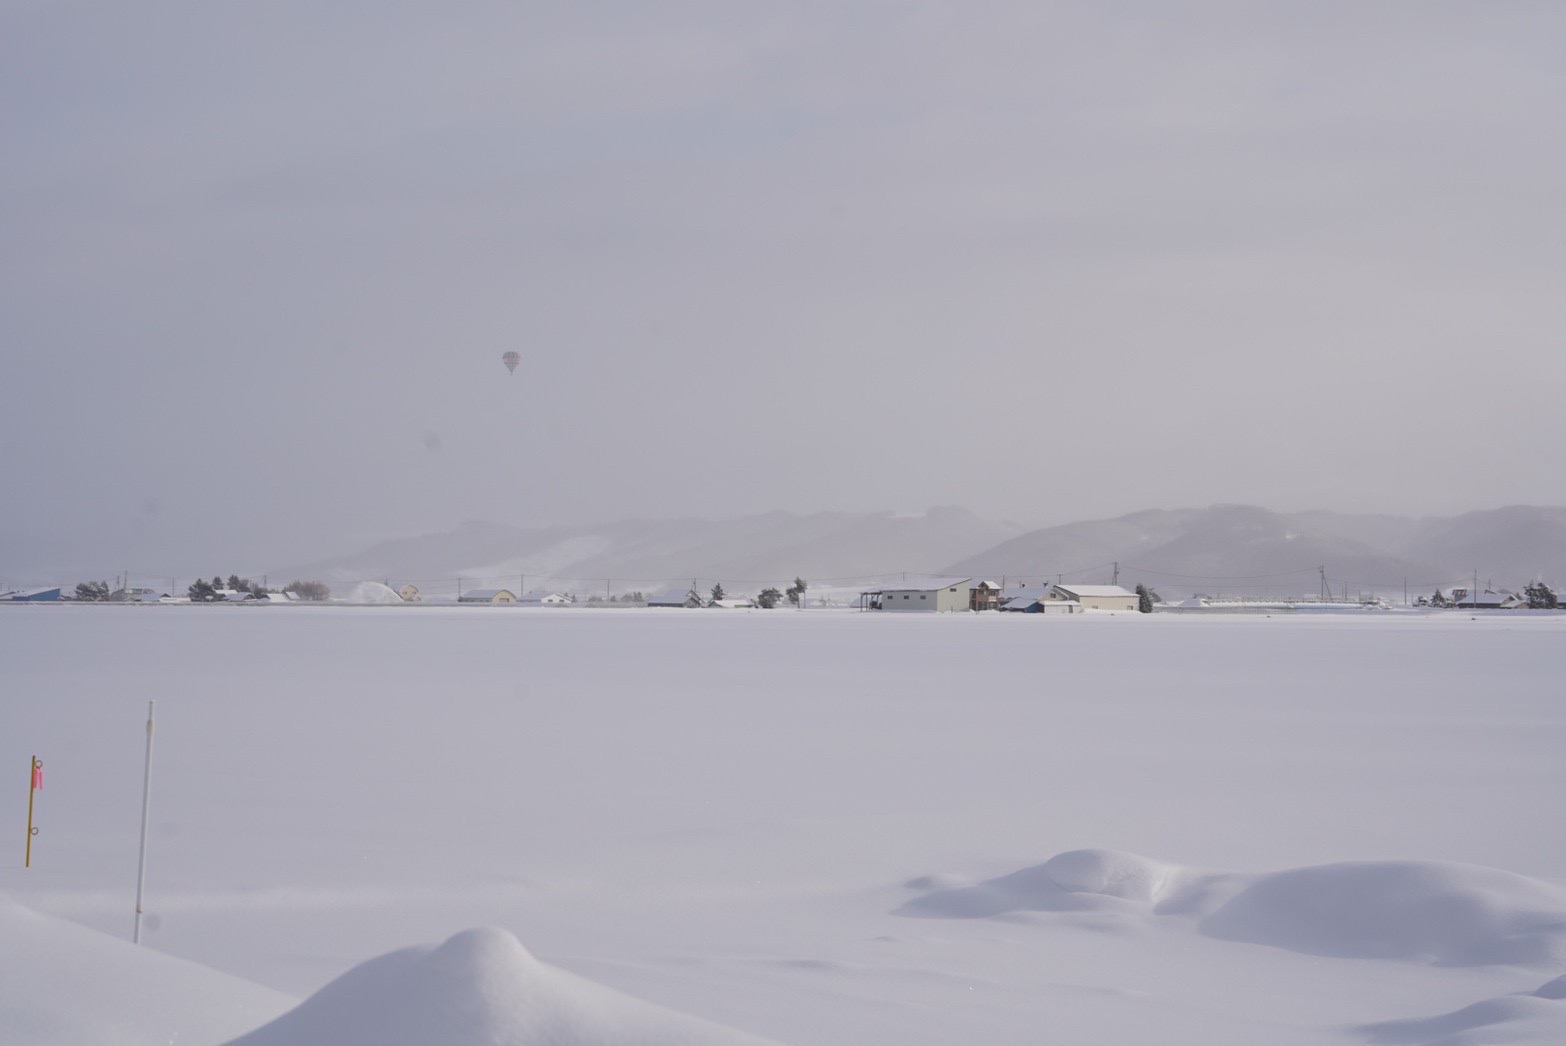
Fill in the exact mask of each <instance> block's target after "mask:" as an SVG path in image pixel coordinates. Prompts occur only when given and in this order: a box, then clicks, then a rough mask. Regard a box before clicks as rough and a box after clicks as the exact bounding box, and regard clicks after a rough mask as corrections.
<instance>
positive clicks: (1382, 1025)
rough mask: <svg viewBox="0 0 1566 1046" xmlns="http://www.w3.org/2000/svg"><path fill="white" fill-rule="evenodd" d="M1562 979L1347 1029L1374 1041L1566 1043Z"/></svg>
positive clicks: (1565, 980)
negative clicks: (1429, 1014)
mask: <svg viewBox="0 0 1566 1046" xmlns="http://www.w3.org/2000/svg"><path fill="white" fill-rule="evenodd" d="M1563 997H1566V977H1557V978H1555V980H1553V981H1549V982H1547V983H1546V984H1544V986H1543V987H1541V988H1539V990H1538V991H1534V992H1529V993H1527V994H1523V995H1505V996H1502V997H1500V998H1497V999H1486V1000H1484V1001H1483V1002H1476V1003H1474V1004H1473V1005H1472V1006H1464V1007H1463V1008H1462V1009H1460V1010H1454V1011H1453V1012H1451V1013H1443V1014H1441V1015H1439V1016H1436V1017H1416V1018H1411V1019H1408V1020H1398V1021H1378V1022H1377V1023H1375V1024H1362V1025H1360V1026H1358V1027H1356V1028H1351V1029H1350V1030H1351V1031H1354V1032H1358V1033H1359V1034H1360V1035H1363V1036H1365V1039H1366V1041H1367V1042H1371V1043H1376V1044H1378V1046H1379V1044H1389V1046H1390V1044H1414V1046H1481V1044H1490V1043H1499V1042H1566V1003H1562V1002H1560V1001H1558V1000H1560V999H1562V998H1563Z"/></svg>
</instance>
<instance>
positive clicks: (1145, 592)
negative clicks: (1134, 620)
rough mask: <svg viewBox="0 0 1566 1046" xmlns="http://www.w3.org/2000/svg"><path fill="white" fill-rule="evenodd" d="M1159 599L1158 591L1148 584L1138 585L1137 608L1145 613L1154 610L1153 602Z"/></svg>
mask: <svg viewBox="0 0 1566 1046" xmlns="http://www.w3.org/2000/svg"><path fill="white" fill-rule="evenodd" d="M1157 599H1158V593H1156V592H1154V591H1153V590H1152V589H1150V588H1148V587H1147V586H1146V585H1140V584H1139V585H1137V586H1136V608H1137V610H1139V611H1141V612H1142V613H1144V614H1151V613H1152V612H1153V603H1154V602H1156V601H1157Z"/></svg>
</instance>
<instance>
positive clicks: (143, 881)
mask: <svg viewBox="0 0 1566 1046" xmlns="http://www.w3.org/2000/svg"><path fill="white" fill-rule="evenodd" d="M154 703H155V702H152V701H148V702H147V770H146V773H145V774H144V775H143V777H142V779H141V855H140V856H139V857H138V858H137V859H136V932H135V933H134V934H133V935H132V936H131V943H133V944H140V943H141V895H142V890H143V889H144V888H145V887H146V885H147V814H148V812H149V811H150V810H151V808H152V706H153V704H154Z"/></svg>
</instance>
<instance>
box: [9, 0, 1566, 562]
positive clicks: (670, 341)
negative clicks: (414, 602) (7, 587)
mask: <svg viewBox="0 0 1566 1046" xmlns="http://www.w3.org/2000/svg"><path fill="white" fill-rule="evenodd" d="M0 11H3V12H4V13H3V16H0V17H3V23H4V24H3V27H0V134H3V141H4V143H5V147H4V159H3V160H0V229H3V237H0V317H3V330H0V338H3V341H0V354H3V356H0V394H3V398H4V402H3V411H0V499H3V502H4V503H5V504H6V506H7V511H6V512H5V513H4V514H3V516H0V567H4V568H5V569H7V570H10V571H12V572H14V571H16V570H17V569H21V568H25V567H26V566H27V565H28V564H33V563H40V564H47V563H56V564H63V563H71V564H84V563H98V562H101V563H103V565H104V568H105V569H107V568H112V566H114V565H117V564H119V563H121V562H126V564H127V565H130V566H133V567H136V568H138V569H148V570H165V569H167V570H189V569H202V568H203V566H204V565H205V564H208V563H215V564H216V565H217V566H224V565H225V564H228V563H234V564H235V565H244V564H250V565H252V566H259V565H264V564H266V563H268V562H281V561H286V560H289V559H290V558H297V557H301V556H309V555H316V554H326V553H329V552H333V551H340V550H349V549H352V548H354V547H357V546H358V545H362V544H364V543H367V542H368V541H370V540H373V539H376V538H381V537H387V536H392V535H397V534H406V533H415V532H418V531H421V530H425V529H433V528H437V527H443V526H446V525H449V524H451V523H454V522H457V521H459V520H463V519H470V518H487V519H495V520H501V521H507V522H519V523H528V522H537V523H547V522H577V521H584V520H590V519H596V518H620V517H625V516H631V515H652V516H668V515H681V514H692V515H734V514H740V513H745V512H752V511H761V510H766V509H772V508H794V509H799V510H816V509H826V508H840V509H868V508H898V509H911V508H919V507H923V506H926V505H930V504H942V503H956V504H963V505H966V506H967V507H969V508H971V509H973V510H975V511H977V512H980V513H981V514H985V515H990V516H996V517H1009V518H1012V519H1016V520H1019V521H1023V522H1037V523H1045V522H1058V521H1062V520H1066V519H1074V518H1085V517H1090V516H1102V515H1113V514H1117V513H1120V512H1125V511H1130V510H1134V509H1138V508H1144V507H1152V506H1164V507H1174V506H1179V505H1199V504H1206V503H1209V502H1213V501H1244V502H1255V503H1260V504H1265V505H1269V506H1272V507H1275V508H1280V509H1295V508H1304V507H1320V508H1330V509H1340V510H1350V511H1355V510H1367V511H1389V512H1399V513H1415V514H1417V513H1425V512H1446V511H1458V510H1463V509H1468V508H1477V507H1483V506H1491V505H1497V504H1503V503H1509V502H1519V501H1521V502H1534V503H1560V502H1566V473H1563V471H1562V470H1561V468H1560V466H1559V463H1558V459H1559V451H1558V449H1557V448H1558V445H1559V440H1560V433H1561V431H1562V424H1563V420H1566V394H1563V389H1566V384H1563V380H1562V379H1563V378H1566V354H1563V353H1562V352H1561V351H1560V345H1561V338H1562V334H1561V332H1562V331H1563V330H1566V322H1563V321H1566V295H1563V293H1562V287H1563V286H1566V208H1563V206H1562V202H1561V198H1560V187H1561V185H1563V184H1566V138H1563V135H1566V132H1563V128H1566V63H1563V62H1562V61H1561V55H1562V54H1563V53H1566V8H1562V7H1559V6H1557V5H1549V4H1540V3H1506V2H1499V3H1484V4H1475V3H1441V2H1421V3H1381V4H1362V3H1348V2H1343V3H1319V4H1305V3H1291V4H1255V3H1243V4H1242V3H1234V4H1185V3H1179V4H1168V3H1109V4H1106V3H1080V4H1060V3H1037V2H1026V3H1023V2H1018V3H923V4H918V3H914V4H910V3H890V2H884V3H883V2H843V3H814V4H790V5H785V4H735V3H730V2H714V3H661V4H643V3H635V4H617V3H606V4H594V5H586V4H567V3H562V4H500V3H496V4H467V5H434V4H412V3H387V2H375V3H370V2H364V3H357V2H353V3H344V2H337V3H328V4H322V3H290V2H273V3H268V4H237V3H212V2H200V3H184V4H176V3H164V4H152V5H125V4H120V3H77V4H55V3H44V2H33V3H29V2H14V0H13V2H10V3H5V4H3V5H0ZM508 349H516V350H518V351H520V352H521V353H522V355H523V363H522V366H521V367H519V368H518V370H517V373H516V375H515V376H514V377H508V375H507V374H506V372H505V370H504V368H503V367H502V366H501V363H500V359H499V357H500V354H501V353H502V352H504V351H506V350H508ZM1475 410H1477V411H1478V418H1477V419H1475V417H1474V411H1475ZM214 557H215V558H214ZM191 559H195V560H196V562H190V560H191ZM219 560H221V562H219Z"/></svg>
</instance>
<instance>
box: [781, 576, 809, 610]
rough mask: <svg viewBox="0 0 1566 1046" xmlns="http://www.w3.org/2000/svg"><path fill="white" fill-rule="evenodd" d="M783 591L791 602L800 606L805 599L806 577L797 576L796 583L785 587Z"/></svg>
mask: <svg viewBox="0 0 1566 1046" xmlns="http://www.w3.org/2000/svg"><path fill="white" fill-rule="evenodd" d="M783 593H784V595H786V596H788V601H789V602H790V603H792V604H794V605H795V606H796V607H797V606H799V605H800V604H801V603H803V602H804V601H805V579H804V578H802V577H796V578H795V579H794V583H793V584H792V585H790V586H788V588H786V589H784V590H783Z"/></svg>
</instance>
